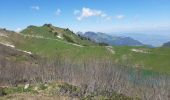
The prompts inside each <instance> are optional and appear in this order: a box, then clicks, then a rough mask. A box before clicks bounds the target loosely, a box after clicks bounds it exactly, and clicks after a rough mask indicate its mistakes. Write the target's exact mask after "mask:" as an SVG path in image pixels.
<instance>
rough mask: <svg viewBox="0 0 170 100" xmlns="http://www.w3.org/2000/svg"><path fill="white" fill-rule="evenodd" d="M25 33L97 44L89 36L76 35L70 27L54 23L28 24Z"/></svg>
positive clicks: (72, 41)
mask: <svg viewBox="0 0 170 100" xmlns="http://www.w3.org/2000/svg"><path fill="white" fill-rule="evenodd" d="M21 33H22V34H24V35H29V36H36V37H38V38H47V39H59V40H61V41H67V42H70V43H75V44H79V45H86V46H88V45H97V44H96V43H95V42H92V41H90V40H89V39H88V38H85V37H81V36H80V35H76V34H75V33H74V32H73V31H71V30H69V29H68V28H66V29H64V28H59V27H55V26H53V25H52V24H44V25H43V26H39V27H38V26H33V25H31V26H28V27H27V28H26V29H24V30H22V31H21Z"/></svg>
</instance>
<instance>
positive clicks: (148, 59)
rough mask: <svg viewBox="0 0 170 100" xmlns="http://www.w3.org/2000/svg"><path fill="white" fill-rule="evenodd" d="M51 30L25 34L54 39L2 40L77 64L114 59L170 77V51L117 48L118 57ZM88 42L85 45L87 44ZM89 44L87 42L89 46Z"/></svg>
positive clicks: (18, 37)
mask: <svg viewBox="0 0 170 100" xmlns="http://www.w3.org/2000/svg"><path fill="white" fill-rule="evenodd" d="M49 30H50V29H49V27H47V26H42V27H35V26H33V27H31V28H27V29H26V30H24V31H23V34H32V35H36V34H37V35H42V36H44V37H48V38H51V39H54V38H55V39H56V40H50V39H38V38H35V37H25V36H23V35H19V34H10V35H9V37H8V38H7V37H1V38H0V39H1V40H0V41H2V42H4V41H7V42H10V43H12V44H14V45H15V46H16V48H18V49H21V50H25V51H31V52H32V53H33V54H37V55H40V56H43V57H49V58H52V57H64V58H68V59H72V60H75V61H76V62H78V61H81V60H88V59H90V58H91V59H93V58H95V59H96V58H97V59H111V60H112V61H113V62H116V63H120V64H124V65H127V64H128V65H130V66H131V67H136V68H138V69H144V70H150V71H155V72H159V73H168V74H170V61H169V59H170V48H167V47H161V48H147V47H132V46H113V50H114V51H115V54H112V53H111V52H110V51H109V50H107V49H106V47H104V46H96V45H94V44H93V43H92V42H90V41H87V40H81V39H80V38H78V37H77V35H75V34H73V33H72V32H71V31H70V30H68V29H61V28H57V27H55V30H57V31H58V33H62V34H65V35H67V36H68V37H70V38H72V39H73V40H74V41H76V42H79V41H81V42H80V43H79V44H80V45H84V44H87V46H84V47H79V46H75V45H72V44H69V43H68V42H66V40H61V39H59V38H57V37H54V35H53V33H51V32H50V31H49ZM83 42H84V44H83ZM86 42H87V43H86ZM90 43H92V44H90ZM77 44H78V43H77ZM134 48H135V49H147V50H148V51H149V52H150V53H137V52H133V51H131V49H134ZM20 59H23V58H19V59H18V60H20Z"/></svg>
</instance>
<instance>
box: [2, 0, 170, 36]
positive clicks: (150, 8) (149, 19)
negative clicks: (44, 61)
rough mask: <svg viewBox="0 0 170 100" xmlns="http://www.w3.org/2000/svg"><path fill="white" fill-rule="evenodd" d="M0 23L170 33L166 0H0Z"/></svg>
mask: <svg viewBox="0 0 170 100" xmlns="http://www.w3.org/2000/svg"><path fill="white" fill-rule="evenodd" d="M0 1H1V2H0V27H1V28H4V27H5V28H8V29H12V30H17V31H18V30H20V29H23V28H25V27H26V26H28V25H42V24H44V23H52V24H54V25H55V26H59V27H68V28H70V29H71V30H74V31H101V32H109V33H112V32H146V33H160V34H163V33H168V32H169V33H170V0H0Z"/></svg>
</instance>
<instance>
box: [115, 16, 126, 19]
mask: <svg viewBox="0 0 170 100" xmlns="http://www.w3.org/2000/svg"><path fill="white" fill-rule="evenodd" d="M115 18H116V19H124V18H125V15H116V16H115Z"/></svg>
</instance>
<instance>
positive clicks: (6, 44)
mask: <svg viewBox="0 0 170 100" xmlns="http://www.w3.org/2000/svg"><path fill="white" fill-rule="evenodd" d="M0 44H2V45H5V46H8V47H11V48H15V46H14V45H12V44H10V43H2V42H0Z"/></svg>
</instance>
